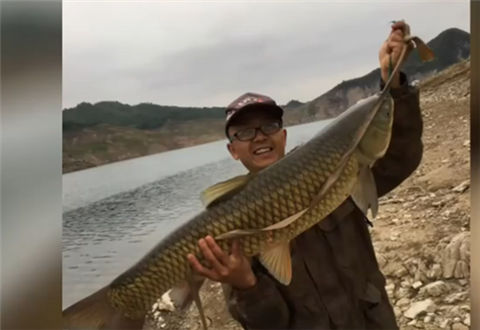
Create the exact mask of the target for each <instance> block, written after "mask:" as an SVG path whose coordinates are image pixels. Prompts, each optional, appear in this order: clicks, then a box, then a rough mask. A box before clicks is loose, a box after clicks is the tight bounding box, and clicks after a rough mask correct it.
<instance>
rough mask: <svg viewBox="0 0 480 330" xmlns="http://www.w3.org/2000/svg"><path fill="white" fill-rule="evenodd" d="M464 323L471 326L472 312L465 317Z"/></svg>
mask: <svg viewBox="0 0 480 330" xmlns="http://www.w3.org/2000/svg"><path fill="white" fill-rule="evenodd" d="M463 324H465V325H467V326H470V314H467V315H465V318H464V319H463Z"/></svg>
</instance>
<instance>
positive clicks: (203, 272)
mask: <svg viewBox="0 0 480 330" xmlns="http://www.w3.org/2000/svg"><path fill="white" fill-rule="evenodd" d="M187 259H188V261H189V262H190V265H191V266H192V268H193V270H195V271H196V272H197V273H199V274H200V275H203V276H206V277H208V278H209V279H211V280H214V281H218V276H217V274H216V273H215V272H214V271H212V270H210V269H208V268H205V267H203V265H202V264H201V263H200V261H198V259H197V258H196V257H195V256H194V255H193V254H189V255H188V256H187Z"/></svg>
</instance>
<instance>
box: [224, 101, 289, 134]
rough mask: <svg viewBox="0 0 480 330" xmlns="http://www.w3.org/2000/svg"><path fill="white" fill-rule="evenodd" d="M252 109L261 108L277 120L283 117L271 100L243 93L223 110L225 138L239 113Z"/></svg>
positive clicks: (279, 108) (280, 109)
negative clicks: (273, 115) (272, 114)
mask: <svg viewBox="0 0 480 330" xmlns="http://www.w3.org/2000/svg"><path fill="white" fill-rule="evenodd" d="M253 107H261V108H262V109H264V110H269V111H272V113H274V114H275V115H276V116H278V118H279V119H281V118H282V115H283V109H282V108H281V107H279V106H278V105H277V103H275V101H274V100H273V99H272V98H270V97H268V96H266V95H261V94H256V93H245V94H243V95H241V96H239V97H238V98H236V99H235V100H234V101H233V102H232V103H230V104H229V105H228V106H227V108H226V109H225V114H226V115H227V117H226V120H225V135H226V136H227V137H228V127H229V126H230V124H231V123H232V121H233V119H234V118H235V117H237V116H238V114H239V113H241V112H244V111H245V110H247V109H252V108H253Z"/></svg>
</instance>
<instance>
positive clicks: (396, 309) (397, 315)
mask: <svg viewBox="0 0 480 330" xmlns="http://www.w3.org/2000/svg"><path fill="white" fill-rule="evenodd" d="M393 313H394V314H395V318H396V319H397V320H398V319H399V318H400V316H401V315H402V311H401V310H400V308H398V307H397V306H393Z"/></svg>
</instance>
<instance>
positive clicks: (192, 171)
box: [63, 120, 329, 308]
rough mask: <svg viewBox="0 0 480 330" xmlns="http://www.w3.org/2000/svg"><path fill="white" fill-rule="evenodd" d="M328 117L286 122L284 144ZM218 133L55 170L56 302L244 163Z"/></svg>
mask: <svg viewBox="0 0 480 330" xmlns="http://www.w3.org/2000/svg"><path fill="white" fill-rule="evenodd" d="M328 122H329V120H328V121H319V122H314V123H309V124H303V125H298V126H292V127H288V128H287V132H288V134H287V141H288V142H287V150H290V149H292V148H293V147H295V146H297V145H299V144H301V143H304V142H306V141H308V140H309V139H310V138H311V137H312V136H313V135H315V134H316V133H317V132H319V131H320V130H321V129H322V127H324V126H325V125H326V123H328ZM226 143H227V141H226V140H222V141H216V142H212V143H207V144H203V145H199V146H195V147H190V148H184V149H178V150H173V151H169V152H164V153H160V154H156V155H152V156H146V157H140V158H136V159H132V160H127V161H122V162H117V163H113V164H108V165H104V166H99V167H96V168H91V169H86V170H82V171H78V172H73V173H68V174H65V175H63V307H64V308H65V307H67V306H69V305H71V304H72V303H74V302H76V301H77V300H79V299H81V298H84V297H85V296H87V295H88V294H90V293H93V292H94V291H95V290H97V289H100V288H101V287H103V286H105V285H106V284H108V283H109V282H110V281H112V280H113V279H114V278H115V277H116V276H118V275H119V274H120V273H122V272H123V271H125V270H126V269H127V268H128V267H130V266H132V265H133V264H134V263H135V262H136V261H138V260H139V259H140V258H141V257H142V256H143V255H145V254H146V253H147V252H148V251H149V250H150V249H151V248H152V247H153V246H155V245H156V244H157V243H158V242H159V241H160V240H161V239H162V238H163V237H164V236H165V235H167V234H168V233H169V232H171V231H172V230H173V229H175V228H176V227H178V226H179V225H181V224H182V223H184V222H185V221H188V220H189V219H190V218H191V217H193V216H194V215H195V214H197V213H199V212H200V211H201V209H202V204H201V203H200V200H199V194H200V192H201V191H202V190H204V189H205V188H207V187H208V186H210V185H212V184H215V183H217V182H219V181H222V180H226V179H228V178H231V177H233V176H235V175H239V174H244V173H246V170H245V169H244V168H243V166H242V165H241V164H240V163H239V162H236V161H234V160H233V159H231V158H230V155H229V154H228V151H227V149H226Z"/></svg>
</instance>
